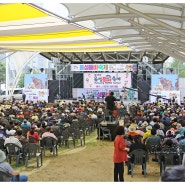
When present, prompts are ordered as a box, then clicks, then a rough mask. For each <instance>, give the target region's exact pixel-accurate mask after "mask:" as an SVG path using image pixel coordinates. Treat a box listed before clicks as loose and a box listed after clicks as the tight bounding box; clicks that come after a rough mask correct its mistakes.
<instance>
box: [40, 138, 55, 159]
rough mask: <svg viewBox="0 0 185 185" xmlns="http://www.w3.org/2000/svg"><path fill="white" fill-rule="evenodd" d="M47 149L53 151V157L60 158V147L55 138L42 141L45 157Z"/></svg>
mask: <svg viewBox="0 0 185 185" xmlns="http://www.w3.org/2000/svg"><path fill="white" fill-rule="evenodd" d="M46 149H49V150H52V154H53V156H58V146H57V140H56V139H54V138H53V137H44V138H43V139H42V140H41V152H42V150H43V151H44V153H43V154H44V156H45V154H46Z"/></svg>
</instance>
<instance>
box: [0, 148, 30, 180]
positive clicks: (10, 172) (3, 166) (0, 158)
mask: <svg viewBox="0 0 185 185" xmlns="http://www.w3.org/2000/svg"><path fill="white" fill-rule="evenodd" d="M5 160H6V155H5V153H4V152H3V151H2V150H0V171H2V172H4V173H5V174H7V175H3V178H4V179H3V181H4V182H27V181H28V176H26V175H21V174H20V173H19V172H18V171H14V169H13V168H12V167H11V166H10V164H9V163H8V162H6V161H5Z"/></svg>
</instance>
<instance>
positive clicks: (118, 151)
mask: <svg viewBox="0 0 185 185" xmlns="http://www.w3.org/2000/svg"><path fill="white" fill-rule="evenodd" d="M124 134H125V128H124V127H123V126H117V127H116V129H115V135H116V137H115V139H114V155H113V162H114V182H118V181H120V182H121V181H124V162H127V161H128V158H127V152H128V151H129V148H127V147H126V143H125V139H124V137H123V136H124Z"/></svg>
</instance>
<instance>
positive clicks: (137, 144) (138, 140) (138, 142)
mask: <svg viewBox="0 0 185 185" xmlns="http://www.w3.org/2000/svg"><path fill="white" fill-rule="evenodd" d="M133 140H134V142H133V143H132V144H131V145H130V147H129V148H130V150H129V153H131V152H132V151H134V150H137V149H141V150H145V151H147V149H146V146H145V144H143V142H142V136H140V135H136V136H134V137H133ZM133 160H134V158H133V156H132V157H131V158H129V161H128V174H131V165H130V163H129V162H130V161H133ZM145 162H146V159H145V158H143V163H145ZM142 174H144V171H143V165H142Z"/></svg>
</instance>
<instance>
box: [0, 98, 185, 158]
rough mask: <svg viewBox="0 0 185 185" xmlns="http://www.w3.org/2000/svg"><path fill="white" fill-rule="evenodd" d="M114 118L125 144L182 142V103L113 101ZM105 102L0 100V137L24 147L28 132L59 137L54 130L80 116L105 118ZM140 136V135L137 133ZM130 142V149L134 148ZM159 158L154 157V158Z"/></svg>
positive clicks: (184, 136) (36, 138)
mask: <svg viewBox="0 0 185 185" xmlns="http://www.w3.org/2000/svg"><path fill="white" fill-rule="evenodd" d="M115 105H116V106H115V108H114V112H115V113H114V114H113V115H112V116H113V117H114V120H117V121H118V122H119V123H123V125H124V128H125V136H124V137H125V139H126V142H127V147H130V146H131V145H132V144H133V143H138V142H140V143H142V144H139V146H142V148H145V147H144V146H143V144H144V145H146V146H147V144H150V143H156V144H157V145H160V146H165V145H166V144H168V143H170V142H169V140H170V141H171V142H172V145H173V146H174V145H176V146H178V147H183V146H185V105H184V104H178V103H175V102H174V103H162V104H161V103H160V104H159V103H158V102H156V103H155V102H154V103H143V104H141V103H139V102H138V103H136V102H135V103H133V102H131V103H129V104H124V102H122V101H121V102H118V101H116V102H115ZM106 116H108V115H106V103H105V102H96V101H95V100H91V101H90V102H88V101H75V102H66V101H64V100H63V101H62V100H61V101H56V102H55V103H46V102H43V101H39V102H36V103H34V102H29V103H28V102H26V103H24V102H23V101H14V102H11V101H3V102H0V138H2V139H3V140H5V143H8V142H13V143H16V144H17V145H18V146H20V147H21V148H24V146H25V145H26V143H28V142H29V139H30V136H32V137H34V141H33V142H34V143H39V141H41V140H42V138H43V137H46V136H48V135H49V136H52V137H54V138H55V139H56V140H59V139H60V138H59V137H58V134H57V131H58V130H59V129H60V130H65V128H66V127H70V125H71V124H72V123H73V124H74V123H75V120H76V121H80V120H83V119H93V120H95V123H96V126H98V125H99V123H100V122H101V121H103V120H105V118H106ZM136 136H140V137H136ZM178 147H177V148H178ZM133 148H134V147H133V145H132V147H131V149H133ZM153 160H154V161H158V159H157V158H154V159H153Z"/></svg>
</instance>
